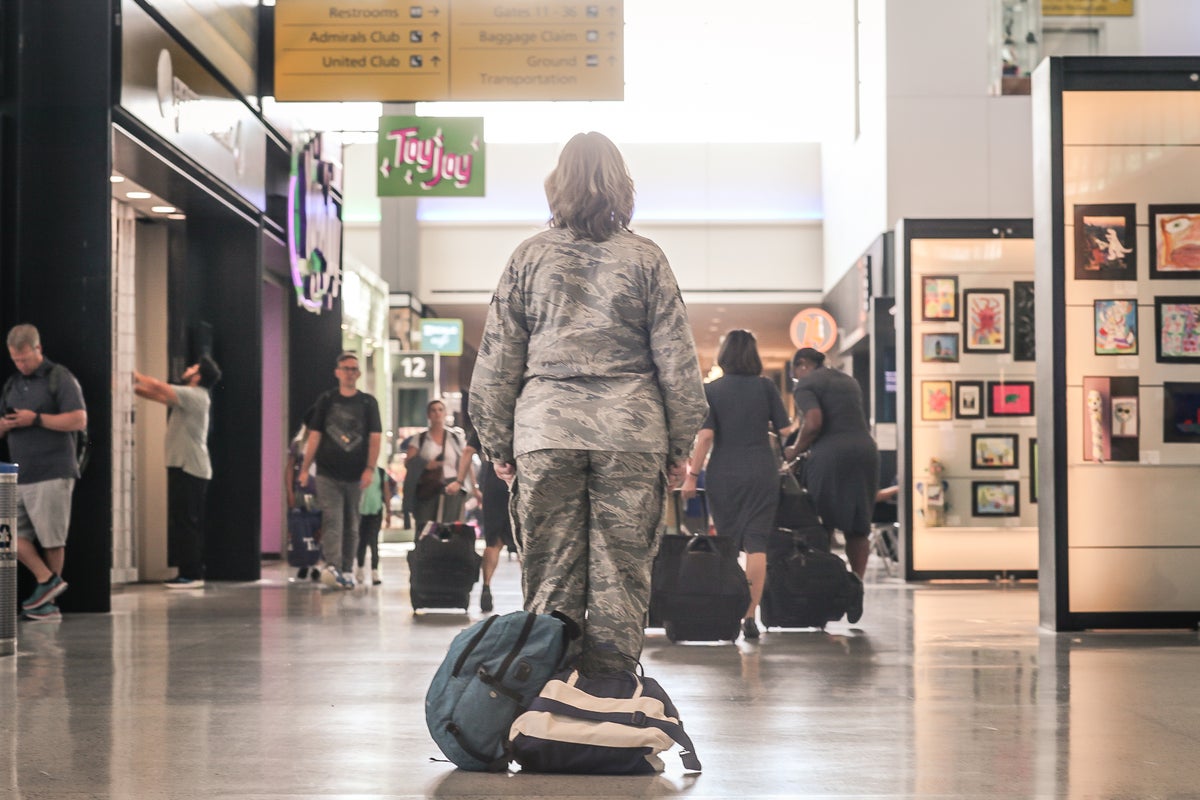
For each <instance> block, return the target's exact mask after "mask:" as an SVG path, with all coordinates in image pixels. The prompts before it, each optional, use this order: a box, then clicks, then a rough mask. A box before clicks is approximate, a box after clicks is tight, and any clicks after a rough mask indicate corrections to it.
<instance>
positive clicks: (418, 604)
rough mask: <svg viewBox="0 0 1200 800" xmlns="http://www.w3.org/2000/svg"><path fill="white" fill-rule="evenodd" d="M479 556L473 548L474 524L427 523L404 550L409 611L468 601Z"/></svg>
mask: <svg viewBox="0 0 1200 800" xmlns="http://www.w3.org/2000/svg"><path fill="white" fill-rule="evenodd" d="M482 561H483V559H482V558H481V557H480V555H479V554H478V553H476V552H475V528H473V527H471V526H470V525H465V524H463V523H461V522H453V523H431V524H429V525H427V526H426V527H425V530H424V531H422V533H421V535H420V536H418V537H417V540H416V542H415V543H414V545H413V549H412V550H410V551H409V553H408V579H409V598H410V600H411V601H412V608H413V611H414V612H415V611H417V610H418V609H422V608H461V609H463V610H464V611H466V610H467V609H469V608H470V605H471V587H472V586H474V585H475V582H476V581H478V580H479V567H480V564H481V563H482Z"/></svg>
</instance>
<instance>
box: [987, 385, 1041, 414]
mask: <svg viewBox="0 0 1200 800" xmlns="http://www.w3.org/2000/svg"><path fill="white" fill-rule="evenodd" d="M987 401H988V407H987V413H988V416H989V417H1029V416H1033V381H988V384H987Z"/></svg>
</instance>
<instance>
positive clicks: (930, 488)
mask: <svg viewBox="0 0 1200 800" xmlns="http://www.w3.org/2000/svg"><path fill="white" fill-rule="evenodd" d="M945 472H946V467H945V465H943V464H942V462H941V461H939V460H937V459H936V458H931V459H929V466H928V467H927V468H926V470H925V474H924V476H923V477H924V480H921V481H918V482H917V492H918V493H919V494H920V495H921V505H920V507H919V508H918V509H917V510H918V511H919V512H920V514H921V517H922V518H923V519H924V520H925V525H926V527H929V528H940V527H942V526H943V525H945V524H946V489H947V488H948V487H949V484H948V483H947V482H946V480H945V479H944V478H943V475H944V474H945Z"/></svg>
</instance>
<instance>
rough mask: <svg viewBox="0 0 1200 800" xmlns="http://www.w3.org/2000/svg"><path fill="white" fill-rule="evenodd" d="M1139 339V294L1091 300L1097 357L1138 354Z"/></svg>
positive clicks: (1094, 344) (1094, 346)
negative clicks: (1137, 296)
mask: <svg viewBox="0 0 1200 800" xmlns="http://www.w3.org/2000/svg"><path fill="white" fill-rule="evenodd" d="M1130 312H1132V313H1130ZM1139 338H1140V332H1139V330H1138V305H1137V298H1136V297H1114V298H1103V299H1099V300H1093V301H1092V352H1094V353H1095V354H1096V355H1098V356H1136V355H1137V354H1138V339H1139Z"/></svg>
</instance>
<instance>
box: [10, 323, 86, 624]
mask: <svg viewBox="0 0 1200 800" xmlns="http://www.w3.org/2000/svg"><path fill="white" fill-rule="evenodd" d="M8 354H9V356H11V357H12V360H13V363H14V364H15V365H16V367H17V371H18V374H16V375H14V376H12V377H11V378H9V379H8V381H7V382H5V384H4V388H3V390H0V395H2V396H0V404H2V405H3V411H4V416H3V417H0V437H4V438H7V439H8V450H9V456H10V457H11V458H12V460H13V461H14V462H16V463H17V464H19V465H20V471H19V472H18V475H17V560H18V561H19V562H20V563H21V564H22V565H23V566H24V567H25V568H26V569H28V570H29V571H30V572H31V573H33V577H34V578H35V579H36V580H37V582H38V583H37V586H36V587H34V590H33V593H32V594H30V595H29V597H28V598H26V599H25V600H24V601H22V603H21V612H22V616H24V617H25V618H26V619H32V620H52V619H59V618H60V617H61V614H60V612H59V609H58V606H57V604H56V603H55V602H54V601H55V600H56V599H57V598H58V596H59V595H61V594H62V593H63V592H65V591H66V590H67V582H66V581H65V580H64V579H63V577H62V571H63V566H64V564H65V561H66V546H67V530H68V528H69V527H70V524H71V495H72V493H73V492H74V490H75V481H76V480H77V479H78V478H79V464H78V462H77V460H76V447H75V432H76V431H82V430H85V429H86V428H87V407H86V406H85V405H84V402H83V391H82V390H81V389H80V388H79V381H77V380H75V376H74V375H72V374H71V372H70V371H69V370H68V369H67V368H66V367H64V366H62V365H61V364H55V363H54V362H52V361H51V360H50V359H48V358H46V357H45V356H44V355H42V343H41V336H40V335H39V333H38V329H37V328H35V327H34V326H32V325H17V326H15V327H14V328H13V329H12V330H10V331H9V332H8Z"/></svg>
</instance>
